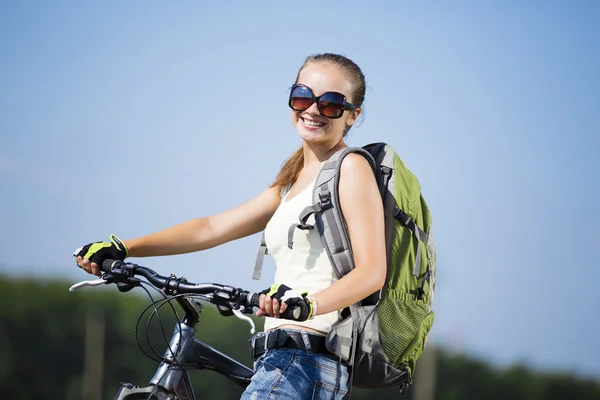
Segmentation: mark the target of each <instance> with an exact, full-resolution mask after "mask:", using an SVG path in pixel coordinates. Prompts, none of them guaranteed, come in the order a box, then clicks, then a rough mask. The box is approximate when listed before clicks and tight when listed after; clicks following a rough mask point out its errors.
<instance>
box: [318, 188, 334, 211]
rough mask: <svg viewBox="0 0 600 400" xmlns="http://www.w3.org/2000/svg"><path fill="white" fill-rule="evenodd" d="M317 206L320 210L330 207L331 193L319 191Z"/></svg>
mask: <svg viewBox="0 0 600 400" xmlns="http://www.w3.org/2000/svg"><path fill="white" fill-rule="evenodd" d="M319 206H320V207H321V210H326V209H328V208H330V207H331V193H330V192H326V193H319Z"/></svg>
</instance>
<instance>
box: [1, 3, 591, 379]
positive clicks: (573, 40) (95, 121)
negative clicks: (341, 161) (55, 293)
mask: <svg viewBox="0 0 600 400" xmlns="http://www.w3.org/2000/svg"><path fill="white" fill-rule="evenodd" d="M483 3H484V2H475V1H471V2H467V1H458V2H452V4H450V3H449V2H439V3H437V4H434V3H433V2H428V3H423V2H421V3H420V4H417V3H413V2H395V3H393V4H392V2H389V3H388V2H377V1H374V2H364V1H362V2H358V1H356V2H355V1H346V2H343V3H341V2H340V3H333V2H329V3H319V4H318V3H291V2H274V1H273V2H266V1H256V2H241V1H232V2H227V5H225V4H224V3H220V2H177V3H165V2H156V1H153V2H140V1H129V2H125V3H123V2H116V1H107V2H94V3H92V2H87V3H81V2H68V1H63V2H36V3H33V2H19V3H16V2H14V3H12V4H10V3H6V2H5V3H3V4H2V5H0V87H1V88H2V90H1V91H0V188H1V190H2V192H1V193H2V196H0V226H1V227H2V229H1V230H0V265H2V267H1V268H2V270H1V271H2V272H5V273H10V274H15V275H25V274H33V275H36V276H40V277H46V276H57V277H61V278H66V279H68V280H72V281H76V280H78V279H82V278H85V275H83V274H82V272H81V271H80V270H78V269H77V268H76V267H75V264H74V262H73V261H72V259H71V256H70V255H71V253H72V251H73V250H74V249H75V248H76V247H79V246H81V245H83V244H85V243H87V242H90V241H97V240H105V239H106V238H107V236H108V235H109V234H111V233H115V234H117V235H118V236H120V237H122V238H130V237H134V236H138V235H142V234H146V233H149V232H153V231H156V230H159V229H162V228H164V227H167V226H170V225H172V224H175V223H178V222H181V221H185V220H187V219H189V218H192V217H197V216H203V215H210V214H212V213H215V212H219V211H222V210H224V209H226V208H229V207H232V206H234V205H237V204H238V203H240V202H242V201H245V200H247V199H249V198H250V197H252V196H254V195H256V194H258V193H259V192H260V191H262V190H263V189H264V187H266V186H267V185H268V184H269V183H270V182H271V181H272V180H273V179H274V177H275V174H276V172H277V170H278V168H279V167H280V166H281V164H282V162H283V161H284V159H285V158H286V157H287V156H288V155H289V154H291V153H292V152H293V151H294V150H295V149H296V148H297V147H298V146H299V145H300V141H299V139H298V137H297V135H296V133H295V131H294V129H293V127H292V125H291V123H290V112H289V109H288V108H287V105H286V100H287V89H288V88H289V86H290V85H291V84H292V83H293V80H294V78H295V75H296V72H297V69H298V67H299V66H300V65H301V64H302V62H303V60H304V58H305V57H306V56H307V55H309V54H312V53H318V52H324V51H331V52H337V53H341V54H344V55H346V56H348V57H350V58H352V59H353V60H354V61H356V62H357V63H358V64H359V65H360V66H361V68H362V69H363V72H364V73H365V75H366V78H367V84H368V90H367V95H366V101H365V118H364V119H363V121H362V123H361V125H360V126H359V127H358V128H356V129H353V131H352V132H351V135H350V138H349V143H350V144H352V145H363V144H367V143H370V142H375V141H384V142H388V143H390V144H391V145H392V146H393V147H394V148H395V149H396V150H397V151H398V153H399V154H400V156H401V157H402V159H403V160H404V161H405V163H406V164H407V165H408V167H409V168H410V169H412V170H413V172H415V174H416V175H417V176H418V178H419V179H420V181H421V184H422V187H423V193H424V195H425V197H426V199H427V201H428V203H429V206H430V208H431V211H432V213H433V218H434V224H435V229H436V245H437V251H438V279H437V282H438V292H437V295H436V304H435V310H436V313H437V317H436V321H435V324H434V329H433V334H432V336H433V337H432V340H433V341H435V342H437V343H441V344H444V345H446V346H452V347H453V348H456V349H458V350H461V351H467V352H469V353H471V354H474V355H478V356H482V357H486V358H488V359H490V360H493V361H495V362H498V363H500V364H505V363H512V362H517V361H524V362H527V363H530V364H532V365H534V366H536V367H538V368H543V369H555V368H558V369H561V370H571V371H575V372H577V373H581V374H586V375H592V376H596V377H597V376H600V335H599V334H598V331H599V330H600V319H599V318H597V314H598V312H597V308H598V306H599V305H600V304H599V303H600V301H599V300H598V297H597V293H596V287H597V284H598V282H599V281H600V269H599V268H598V261H597V260H598V258H599V256H600V250H599V248H600V246H599V245H598V239H599V238H600V237H599V236H600V235H599V234H598V233H597V232H598V231H597V229H596V226H597V225H598V224H600V213H599V212H598V208H597V198H598V194H599V189H598V187H599V186H598V182H599V180H600V161H599V159H600V158H599V157H598V155H597V154H596V153H597V151H598V149H599V148H600V135H599V131H600V116H599V114H600V113H599V112H598V104H599V100H600V96H599V95H598V93H600V74H599V73H598V71H600V35H599V34H598V27H597V21H598V19H599V18H600V6H598V5H597V3H595V2H592V1H578V2H570V3H566V2H557V1H545V2H541V1H530V2H526V3H523V2H515V1H507V2H502V3H501V4H500V3H497V4H495V5H492V3H491V2H485V3H486V4H483ZM258 240H259V237H258V236H252V237H249V238H245V239H242V240H239V241H236V242H234V243H230V244H227V245H224V246H222V247H220V248H216V249H211V250H208V251H205V252H201V253H195V254H189V255H181V256H173V257H166V258H151V259H138V260H135V261H139V262H140V263H142V264H145V265H147V266H149V267H151V268H154V269H156V270H158V271H159V272H162V273H170V272H173V273H176V274H177V275H185V276H186V277H188V279H190V280H196V281H207V282H222V283H228V284H232V285H237V286H242V287H246V288H249V289H262V288H263V287H265V286H266V285H269V279H268V276H269V275H270V274H272V273H273V269H274V265H273V263H272V261H271V260H267V263H266V266H265V272H264V274H263V279H262V280H261V281H260V282H255V281H252V280H251V274H252V266H253V262H254V257H255V254H256V245H257V244H258V243H257V242H258Z"/></svg>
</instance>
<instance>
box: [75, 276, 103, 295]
mask: <svg viewBox="0 0 600 400" xmlns="http://www.w3.org/2000/svg"><path fill="white" fill-rule="evenodd" d="M107 283H108V281H107V280H106V279H104V278H103V277H100V278H98V279H93V280H90V281H81V282H79V283H76V284H74V285H73V286H71V287H70V288H69V292H74V291H75V289H79V288H81V287H84V286H100V285H105V284H107Z"/></svg>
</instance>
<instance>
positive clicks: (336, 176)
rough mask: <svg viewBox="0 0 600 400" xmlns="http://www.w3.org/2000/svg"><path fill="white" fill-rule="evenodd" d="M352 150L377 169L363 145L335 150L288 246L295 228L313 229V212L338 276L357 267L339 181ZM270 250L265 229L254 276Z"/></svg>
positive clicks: (293, 225) (256, 277)
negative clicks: (310, 218)
mask: <svg viewBox="0 0 600 400" xmlns="http://www.w3.org/2000/svg"><path fill="white" fill-rule="evenodd" d="M350 153H359V154H361V155H362V156H363V157H365V158H366V159H367V161H369V164H370V165H371V167H372V168H373V169H374V168H375V160H374V159H373V156H372V155H371V153H369V152H368V151H367V150H365V149H364V148H362V147H345V148H343V149H340V150H338V151H337V152H335V153H334V154H333V155H332V156H331V157H330V158H329V159H328V160H327V161H326V162H325V164H324V165H323V167H321V170H320V171H319V175H318V176H317V179H316V181H315V186H314V188H313V205H311V206H308V207H306V208H305V209H304V210H302V212H301V213H300V215H299V218H298V219H299V223H297V224H292V225H291V226H290V228H289V230H288V247H289V248H293V245H294V240H293V238H294V232H295V231H296V229H314V227H315V226H314V225H309V224H308V223H307V221H308V218H309V217H310V216H311V215H314V216H315V225H316V226H317V229H318V230H319V235H320V236H321V240H322V241H323V245H324V247H325V251H326V252H327V255H328V257H329V259H330V261H331V264H332V265H333V269H334V271H335V272H336V274H337V276H338V278H341V277H342V276H344V275H346V274H347V273H348V272H350V271H351V270H352V269H353V268H354V257H353V256H352V249H351V246H350V239H349V237H348V232H347V230H346V222H345V221H344V218H343V216H342V211H341V209H340V201H339V192H338V188H339V184H340V171H341V166H342V161H343V160H344V158H345V157H346V156H347V155H348V154H350ZM266 254H269V253H268V249H267V245H266V243H265V238H264V232H263V234H262V237H261V243H260V246H259V248H258V254H257V257H256V263H255V265H254V273H253V275H252V278H253V279H255V280H258V279H260V276H261V272H262V265H263V261H264V256H265V255H266Z"/></svg>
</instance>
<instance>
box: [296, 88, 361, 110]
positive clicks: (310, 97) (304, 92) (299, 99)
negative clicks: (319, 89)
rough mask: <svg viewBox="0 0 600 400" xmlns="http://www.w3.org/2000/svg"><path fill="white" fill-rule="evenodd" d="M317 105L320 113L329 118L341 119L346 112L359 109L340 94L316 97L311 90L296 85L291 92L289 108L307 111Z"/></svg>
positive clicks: (331, 93) (324, 94) (333, 93)
mask: <svg viewBox="0 0 600 400" xmlns="http://www.w3.org/2000/svg"><path fill="white" fill-rule="evenodd" d="M314 103H317V108H318V109H319V112H320V113H321V114H322V115H324V116H325V117H327V118H332V119H335V118H340V117H341V116H342V115H343V114H344V110H354V109H356V108H357V107H356V106H355V105H352V104H350V103H348V102H347V101H346V96H344V95H343V94H341V93H338V92H325V93H323V94H322V95H320V96H315V94H314V93H313V91H312V90H311V88H309V87H308V86H305V85H300V84H295V85H294V86H292V90H291V91H290V100H289V106H290V108H291V109H292V110H296V111H305V110H308V109H309V108H310V106H312V105H313V104H314Z"/></svg>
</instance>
